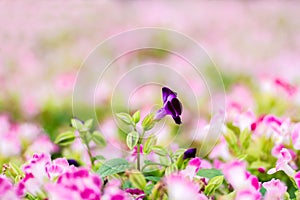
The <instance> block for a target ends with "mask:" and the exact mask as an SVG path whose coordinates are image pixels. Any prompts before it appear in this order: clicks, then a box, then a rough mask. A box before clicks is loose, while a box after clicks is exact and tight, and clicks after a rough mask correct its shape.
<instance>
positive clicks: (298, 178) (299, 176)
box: [294, 171, 300, 189]
mask: <svg viewBox="0 0 300 200" xmlns="http://www.w3.org/2000/svg"><path fill="white" fill-rule="evenodd" d="M294 179H295V182H296V184H297V186H298V188H299V189H300V171H298V172H297V173H296V174H295V176H294Z"/></svg>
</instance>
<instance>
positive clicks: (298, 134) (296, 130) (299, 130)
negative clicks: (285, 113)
mask: <svg viewBox="0 0 300 200" xmlns="http://www.w3.org/2000/svg"><path fill="white" fill-rule="evenodd" d="M292 142H293V147H294V149H296V150H299V149H300V123H297V124H295V125H294V127H293V131H292Z"/></svg>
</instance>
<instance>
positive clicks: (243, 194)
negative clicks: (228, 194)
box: [235, 189, 261, 200]
mask: <svg viewBox="0 0 300 200" xmlns="http://www.w3.org/2000/svg"><path fill="white" fill-rule="evenodd" d="M235 199H243V200H260V199H261V194H260V192H259V191H256V190H252V189H243V190H239V191H238V192H237V193H236V196H235Z"/></svg>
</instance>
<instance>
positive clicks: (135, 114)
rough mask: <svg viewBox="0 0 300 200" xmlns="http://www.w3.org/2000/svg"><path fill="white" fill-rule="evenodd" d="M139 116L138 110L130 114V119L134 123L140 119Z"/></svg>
mask: <svg viewBox="0 0 300 200" xmlns="http://www.w3.org/2000/svg"><path fill="white" fill-rule="evenodd" d="M140 118H141V113H140V111H139V110H138V111H136V112H135V113H134V114H133V115H132V120H133V122H134V123H135V124H137V123H138V122H139V121H140Z"/></svg>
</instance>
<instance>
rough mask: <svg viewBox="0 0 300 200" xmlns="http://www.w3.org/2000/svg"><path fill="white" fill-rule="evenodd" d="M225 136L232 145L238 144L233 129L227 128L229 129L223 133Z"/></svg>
mask: <svg viewBox="0 0 300 200" xmlns="http://www.w3.org/2000/svg"><path fill="white" fill-rule="evenodd" d="M223 136H224V138H225V140H226V142H227V143H228V144H229V145H230V146H236V145H237V137H236V135H235V134H234V132H233V131H232V130H231V129H229V128H227V131H226V133H224V134H223Z"/></svg>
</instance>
